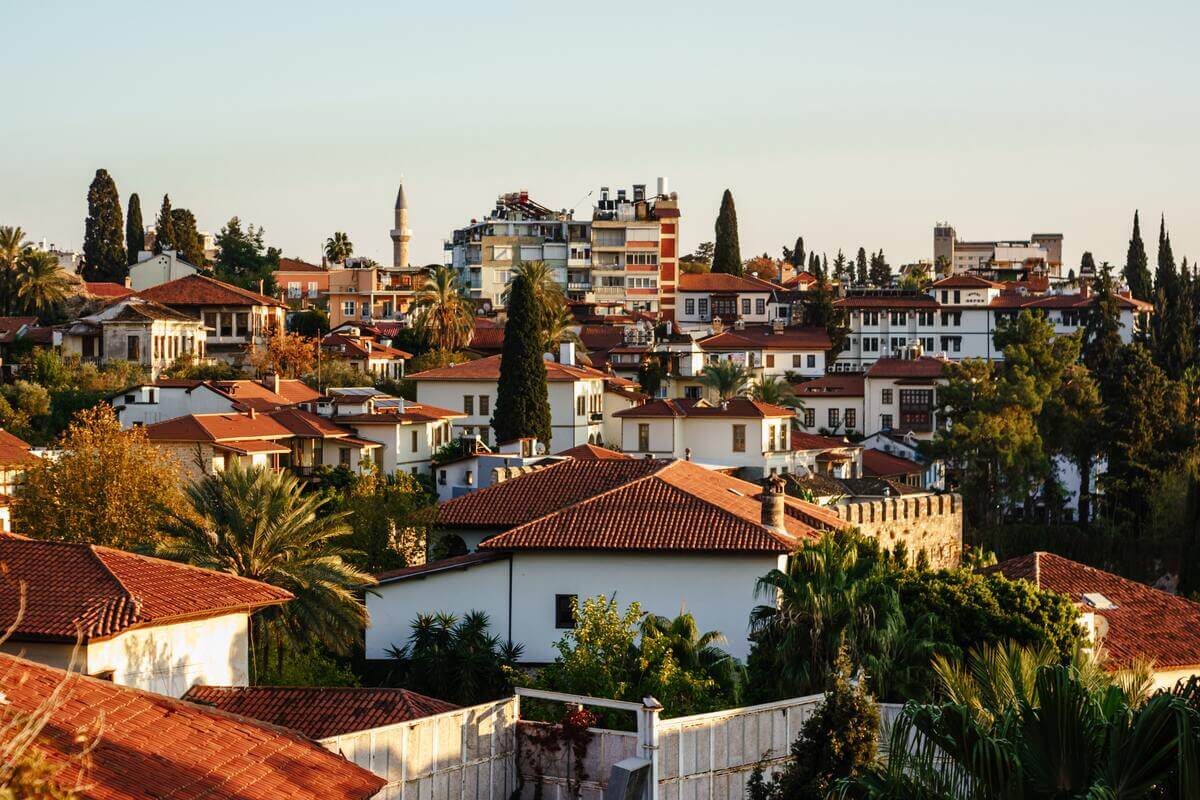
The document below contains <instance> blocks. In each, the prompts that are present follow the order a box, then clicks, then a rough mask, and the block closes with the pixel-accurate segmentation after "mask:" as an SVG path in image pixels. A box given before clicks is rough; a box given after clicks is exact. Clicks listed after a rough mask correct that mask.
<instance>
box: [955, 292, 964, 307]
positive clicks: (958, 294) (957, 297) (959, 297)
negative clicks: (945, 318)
mask: <svg viewBox="0 0 1200 800" xmlns="http://www.w3.org/2000/svg"><path fill="white" fill-rule="evenodd" d="M961 302H962V292H960V291H959V290H958V289H955V290H954V305H958V304H959V303H961Z"/></svg>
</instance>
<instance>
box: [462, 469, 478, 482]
mask: <svg viewBox="0 0 1200 800" xmlns="http://www.w3.org/2000/svg"><path fill="white" fill-rule="evenodd" d="M464 478H465V480H464V481H463V482H464V483H466V484H467V486H474V485H475V470H473V469H469V470H466V474H465V476H464Z"/></svg>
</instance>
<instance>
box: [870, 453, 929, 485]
mask: <svg viewBox="0 0 1200 800" xmlns="http://www.w3.org/2000/svg"><path fill="white" fill-rule="evenodd" d="M862 465H863V474H864V475H866V476H867V477H872V478H892V477H896V476H897V475H913V474H918V473H923V472H925V467H924V465H922V464H919V463H917V462H916V461H911V460H909V459H907V458H901V457H900V456H894V455H892V454H891V453H885V452H883V451H882V450H871V449H867V450H863V453H862Z"/></svg>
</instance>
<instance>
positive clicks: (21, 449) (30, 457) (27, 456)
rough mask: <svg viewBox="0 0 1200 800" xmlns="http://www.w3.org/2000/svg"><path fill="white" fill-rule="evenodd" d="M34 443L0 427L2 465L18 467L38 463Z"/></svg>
mask: <svg viewBox="0 0 1200 800" xmlns="http://www.w3.org/2000/svg"><path fill="white" fill-rule="evenodd" d="M32 450H33V445H31V444H30V443H29V442H27V441H25V440H24V439H21V438H20V437H17V436H13V435H12V434H11V433H9V432H8V431H6V430H4V429H3V428H0V467H18V466H25V465H28V464H35V463H37V460H38V457H37V456H35V455H34V454H33V452H32Z"/></svg>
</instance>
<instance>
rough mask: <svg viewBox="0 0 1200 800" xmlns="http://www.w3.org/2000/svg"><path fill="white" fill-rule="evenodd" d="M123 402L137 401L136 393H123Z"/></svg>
mask: <svg viewBox="0 0 1200 800" xmlns="http://www.w3.org/2000/svg"><path fill="white" fill-rule="evenodd" d="M125 402H126V403H136V402H137V395H133V394H127V395H125Z"/></svg>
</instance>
